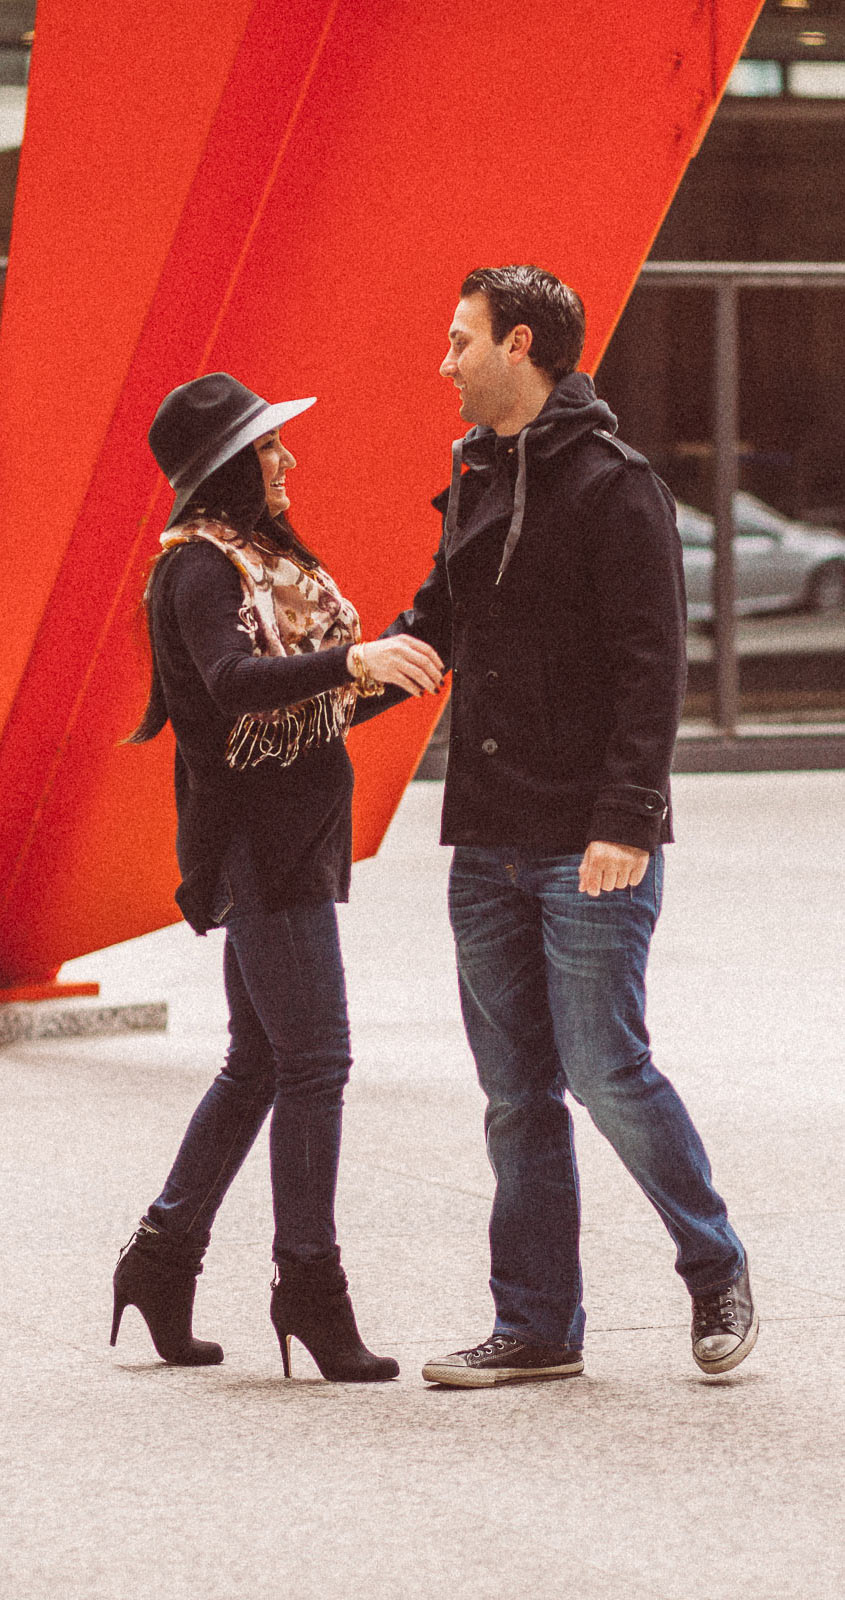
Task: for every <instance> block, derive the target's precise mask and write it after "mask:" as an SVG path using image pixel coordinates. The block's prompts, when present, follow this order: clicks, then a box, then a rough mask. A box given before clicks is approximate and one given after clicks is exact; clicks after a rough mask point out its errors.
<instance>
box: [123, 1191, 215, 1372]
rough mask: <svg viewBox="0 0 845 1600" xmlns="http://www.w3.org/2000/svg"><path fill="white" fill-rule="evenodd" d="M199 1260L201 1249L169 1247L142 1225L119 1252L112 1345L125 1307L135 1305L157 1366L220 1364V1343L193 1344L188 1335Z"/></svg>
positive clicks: (163, 1238)
mask: <svg viewBox="0 0 845 1600" xmlns="http://www.w3.org/2000/svg"><path fill="white" fill-rule="evenodd" d="M202 1256H203V1252H202V1250H196V1249H189V1248H185V1247H184V1246H180V1245H174V1244H173V1243H172V1242H171V1241H170V1240H169V1239H167V1237H166V1236H165V1235H164V1234H163V1233H160V1232H159V1230H158V1229H157V1228H153V1227H151V1225H150V1224H149V1223H148V1222H142V1223H141V1224H140V1227H139V1228H138V1231H137V1233H136V1234H134V1236H133V1237H132V1238H131V1239H130V1241H129V1243H128V1244H127V1245H124V1247H123V1249H122V1250H121V1252H120V1255H119V1257H118V1262H117V1266H116V1267H115V1270H114V1279H113V1282H114V1316H113V1318H112V1325H111V1341H110V1342H111V1344H116V1343H117V1332H118V1329H119V1327H120V1319H121V1317H122V1316H123V1313H124V1311H125V1309H126V1307H127V1306H136V1307H137V1309H138V1310H139V1311H140V1313H141V1316H142V1317H143V1318H144V1321H145V1322H146V1324H147V1327H148V1328H149V1330H150V1333H151V1335H152V1341H153V1344H154V1345H155V1347H156V1350H157V1351H158V1353H159V1355H160V1356H161V1359H162V1361H168V1362H169V1363H170V1365H171V1366H174V1367H210V1366H216V1365H217V1364H218V1363H219V1362H220V1361H222V1360H223V1351H222V1350H221V1348H220V1346H219V1344H213V1343H212V1342H211V1340H208V1339H195V1338H194V1337H193V1334H192V1333H191V1316H192V1313H193V1309H194V1294H195V1293H196V1287H197V1278H198V1276H199V1274H200V1273H201V1272H202Z"/></svg>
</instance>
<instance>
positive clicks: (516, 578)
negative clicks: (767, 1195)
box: [374, 266, 757, 1387]
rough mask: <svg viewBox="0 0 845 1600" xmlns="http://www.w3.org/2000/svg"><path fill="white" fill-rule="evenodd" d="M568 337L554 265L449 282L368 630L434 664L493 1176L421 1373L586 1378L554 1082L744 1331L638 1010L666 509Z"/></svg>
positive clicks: (577, 340)
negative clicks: (436, 480)
mask: <svg viewBox="0 0 845 1600" xmlns="http://www.w3.org/2000/svg"><path fill="white" fill-rule="evenodd" d="M583 341H584V312H583V307H582V305H581V302H580V300H579V298H578V296H577V295H576V294H575V293H574V292H573V291H572V290H571V289H569V288H567V287H566V286H565V285H564V284H562V283H561V282H560V281H559V280H558V279H557V278H555V277H553V276H552V275H551V274H549V273H546V272H541V271H539V270H538V269H537V268H535V267H530V266H511V267H502V268H498V269H495V270H494V269H486V268H485V269H480V270H478V271H476V272H473V273H471V274H470V276H469V277H468V278H467V279H466V280H465V282H464V284H463V285H462V288H461V299H460V303H459V305H458V308H457V310H456V312H455V316H454V319H453V322H452V326H451V329H450V331H449V353H448V355H447V356H446V359H445V361H444V362H443V365H442V367H441V368H440V371H441V373H442V374H443V376H444V377H446V378H449V379H451V380H452V382H453V383H454V385H455V387H456V389H457V390H458V393H459V395H460V413H461V416H462V418H463V419H464V421H465V422H467V423H471V424H473V426H472V427H471V429H470V431H469V433H468V434H467V435H466V437H465V438H464V439H462V440H459V441H457V442H456V444H455V446H454V447H453V471H452V482H451V489H450V490H449V492H448V494H444V495H442V496H441V497H440V498H439V499H438V500H437V501H435V502H434V503H435V505H436V506H437V507H438V509H440V510H442V511H444V512H445V523H444V534H443V539H442V542H441V545H440V548H439V550H438V553H437V556H436V558H435V565H434V569H433V571H432V573H431V575H430V576H429V578H428V579H427V581H426V582H425V584H424V585H423V587H422V588H421V589H420V591H419V593H418V594H417V596H416V598H415V601H414V607H413V611H412V612H406V613H404V614H403V615H402V616H401V617H400V618H398V619H397V620H396V622H395V623H393V624H392V625H391V628H390V629H388V630H387V631H388V632H389V633H392V632H406V633H412V634H415V635H416V636H417V637H419V638H422V639H425V640H426V641H427V642H428V643H429V644H431V645H433V646H434V648H435V649H436V650H437V651H438V652H439V654H440V655H441V656H442V658H443V660H444V661H446V662H448V663H451V666H452V677H453V690H452V725H451V737H450V745H449V761H448V769H447V775H446V785H445V796H444V805H443V828H442V835H441V837H442V842H443V843H444V844H451V845H454V846H455V853H454V861H453V865H452V871H451V879H450V894H449V900H450V915H451V921H452V927H453V930H454V935H455V943H456V951H457V962H458V974H459V981H460V995H461V1005H462V1010H463V1017H464V1023H465V1026H466V1031H467V1037H468V1039H469V1043H470V1046H471V1048H472V1051H473V1054H474V1057H475V1061H476V1065H477V1069H478V1075H479V1080H480V1082H481V1086H482V1088H483V1089H484V1091H485V1093H486V1095H487V1100H488V1106H487V1111H486V1133H487V1149H488V1154H489V1157H490V1162H491V1164H492V1167H493V1171H494V1173H495V1175H496V1192H495V1198H494V1201H493V1210H492V1215H491V1219H490V1249H491V1279H490V1284H491V1289H492V1294H493V1300H494V1304H495V1311H496V1317H495V1324H494V1329H493V1334H492V1337H490V1338H488V1339H484V1340H482V1341H481V1342H480V1343H479V1344H477V1345H475V1346H473V1347H471V1348H468V1349H466V1350H460V1351H455V1352H453V1353H451V1354H449V1355H445V1356H442V1357H439V1358H437V1359H434V1360H431V1361H428V1362H427V1363H426V1365H425V1366H424V1368H423V1376H424V1377H425V1378H427V1379H429V1380H430V1381H431V1382H435V1383H444V1384H455V1385H459V1386H473V1387H474V1386H477V1385H487V1384H498V1383H504V1382H510V1381H513V1380H516V1379H525V1378H556V1377H557V1378H563V1377H567V1376H571V1375H574V1374H576V1373H580V1372H581V1371H582V1370H583V1355H582V1346H583V1336H584V1322H585V1317H584V1310H583V1307H582V1304H581V1272H580V1265H579V1251H578V1235H579V1193H578V1177H577V1169H576V1164H575V1153H574V1149H573V1144H572V1122H571V1118H570V1113H569V1110H568V1107H567V1104H566V1096H567V1093H569V1094H571V1095H572V1096H573V1097H574V1098H575V1099H576V1100H577V1101H579V1103H581V1104H582V1105H584V1106H586V1107H587V1109H588V1110H589V1112H590V1115H591V1116H592V1118H593V1121H594V1122H595V1124H596V1126H597V1127H598V1128H599V1129H600V1130H601V1132H602V1133H603V1134H604V1135H605V1136H606V1138H607V1139H608V1140H609V1141H610V1143H611V1144H612V1145H613V1146H614V1148H615V1149H616V1151H617V1153H618V1154H619V1156H620V1157H621V1159H622V1161H623V1162H624V1163H625V1165H626V1167H627V1168H628V1170H629V1172H630V1173H631V1174H632V1175H633V1177H634V1178H635V1179H636V1180H637V1182H638V1183H639V1185H640V1187H641V1188H642V1189H643V1191H644V1193H645V1194H646V1195H647V1196H648V1198H649V1199H650V1200H651V1201H652V1203H653V1205H654V1206H655V1207H656V1209H657V1211H658V1213H659V1214H660V1216H661V1217H662V1219H663V1221H664V1223H665V1225H666V1227H667V1228H668V1230H669V1233H670V1234H671V1236H672V1238H673V1240H674V1242H675V1245H676V1247H677V1260H676V1266H677V1270H678V1272H679V1273H680V1275H681V1277H682V1278H683V1280H684V1282H685V1284H686V1286H687V1288H688V1289H689V1291H690V1294H691V1296H692V1299H693V1325H692V1338H693V1355H694V1358H695V1360H696V1362H697V1363H698V1366H699V1367H700V1368H701V1369H702V1371H704V1372H707V1373H719V1372H726V1371H728V1370H730V1369H731V1368H732V1367H735V1366H737V1365H738V1363H739V1362H740V1361H742V1360H744V1358H745V1356H747V1355H748V1353H749V1351H750V1350H751V1348H752V1346H753V1344H754V1342H755V1339H756V1337H757V1316H756V1314H755V1311H754V1308H753V1304H752V1300H751V1292H750V1288H749V1283H748V1271H747V1264H746V1259H745V1253H744V1250H743V1247H742V1245H741V1244H740V1242H739V1239H738V1238H737V1236H736V1234H735V1233H734V1231H733V1229H732V1228H731V1226H730V1223H729V1222H728V1219H727V1215H726V1211H725V1206H724V1202H723V1201H722V1200H721V1199H720V1197H719V1195H718V1194H717V1193H716V1192H715V1190H714V1188H713V1186H712V1183H711V1177H710V1166H709V1163H708V1160H707V1156H706V1153H705V1151H704V1148H703V1146H702V1143H701V1140H700V1138H699V1136H698V1134H697V1133H696V1130H695V1128H694V1127H693V1125H692V1122H691V1120H690V1117H689V1115H688V1113H687V1111H686V1109H685V1107H684V1105H683V1104H682V1102H681V1100H680V1099H679V1097H678V1095H677V1094H676V1092H675V1090H674V1089H673V1088H672V1086H671V1084H670V1083H669V1082H668V1081H667V1080H666V1078H664V1077H663V1076H661V1074H660V1073H659V1072H657V1070H656V1069H655V1067H654V1065H653V1064H652V1060H651V1055H650V1051H649V1038H648V1033H647V1031H646V1026H645V1021H644V1007H645V970H646V961H647V957H648V950H649V943H650V940H651V935H652V932H653V929H654V924H655V922H656V920H657V916H658V912H659V909H660V897H661V887H662V873H663V862H662V845H663V844H664V843H666V842H668V841H669V840H671V838H672V825H671V811H670V798H669V768H670V762H671V756H672V748H673V743H674V739H675V735H676V732H677V725H678V720H679V716H680V712H681V706H682V701H683V690H684V679H685V670H686V659H685V636H684V622H685V614H684V594H683V572H682V565H681V555H680V546H679V541H678V537H677V531H676V526H675V515H674V503H673V501H672V498H671V496H670V494H669V492H668V490H667V489H666V487H665V485H664V484H663V483H661V481H660V479H659V478H658V477H657V476H656V475H655V473H654V472H653V471H652V469H651V468H650V466H649V465H648V463H647V461H646V460H645V459H644V457H643V456H641V455H638V454H637V453H636V451H634V450H632V449H630V448H629V447H628V446H627V445H624V444H621V443H619V442H618V441H617V440H616V439H615V438H614V432H615V427H616V419H615V417H614V416H613V414H612V412H611V411H610V410H609V408H608V407H607V406H606V405H605V404H604V402H603V401H601V400H599V399H597V397H596V394H595V390H594V388H593V385H592V382H591V380H590V379H589V378H588V377H586V376H585V375H584V374H583V373H580V372H577V371H576V370H575V369H576V367H577V363H578V360H579V357H580V354H581V350H582V347H583ZM374 709H375V708H374Z"/></svg>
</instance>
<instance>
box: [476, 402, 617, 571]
mask: <svg viewBox="0 0 845 1600" xmlns="http://www.w3.org/2000/svg"><path fill="white" fill-rule="evenodd" d="M616 425H617V424H616V418H615V416H614V414H613V412H612V411H611V409H610V406H608V405H606V404H605V402H604V400H600V399H599V397H598V395H597V394H596V391H595V388H594V387H593V380H592V378H590V377H588V376H587V374H586V372H570V373H569V374H568V375H567V377H565V378H561V380H560V382H559V383H557V384H555V387H554V388H553V390H552V392H551V394H550V395H549V398H548V400H547V401H546V403H545V405H544V406H543V408H542V410H541V411H538V413H537V415H536V417H534V418H532V420H531V422H529V423H528V424H527V425H526V427H524V428H523V429H522V432H521V433H520V434H519V435H518V438H517V474H516V485H515V488H514V496H513V515H512V517H511V523H510V527H509V528H508V534H507V538H506V539H505V544H504V549H503V551H502V560H501V563H500V565H499V573H498V577H497V578H496V582H497V583H501V581H502V578H503V577H504V574H505V570H506V568H507V566H508V563H509V562H510V559H511V556H512V555H513V552H514V550H515V549H516V546H517V544H518V542H519V537H520V534H521V533H522V521H523V517H524V516H525V497H526V460H527V457H528V456H529V455H530V456H531V458H532V459H533V460H538V461H545V460H548V459H549V458H550V457H552V456H555V455H557V454H558V453H559V452H560V451H561V450H566V449H568V447H569V446H570V445H572V444H574V443H575V441H576V440H577V439H580V438H582V437H583V435H584V434H587V433H593V432H595V430H596V429H597V428H601V429H602V430H603V431H604V432H606V433H611V434H613V433H615V432H616ZM499 443H500V439H499V435H498V434H497V433H496V432H495V431H494V429H493V428H470V431H469V433H467V434H465V435H464V437H463V439H456V440H455V442H454V444H453V445H452V481H451V484H450V486H449V505H448V510H447V512H446V543H447V548H448V546H449V544H450V543H451V541H452V539H453V538H454V535H455V530H456V528H457V521H458V496H459V486H460V480H461V474H462V471H463V468H464V466H466V467H468V469H469V471H470V472H478V473H481V474H488V473H489V474H491V475H492V472H493V470H494V467H495V464H496V451H497V446H498V445H499Z"/></svg>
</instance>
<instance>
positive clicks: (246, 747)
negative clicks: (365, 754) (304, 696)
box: [226, 685, 358, 772]
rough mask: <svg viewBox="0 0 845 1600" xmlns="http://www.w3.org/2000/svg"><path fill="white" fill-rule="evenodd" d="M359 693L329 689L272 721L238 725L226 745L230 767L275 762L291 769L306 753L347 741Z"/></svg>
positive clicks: (244, 719)
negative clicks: (339, 740) (303, 753)
mask: <svg viewBox="0 0 845 1600" xmlns="http://www.w3.org/2000/svg"><path fill="white" fill-rule="evenodd" d="M357 698H358V692H357V690H356V688H355V686H354V685H350V686H349V688H342V689H327V690H326V691H325V692H324V693H323V694H318V695H315V696H314V698H313V699H311V700H303V701H302V702H301V703H300V704H299V705H298V706H288V708H287V709H286V710H285V711H278V712H276V713H275V715H274V716H273V717H272V718H266V717H256V716H252V715H251V714H249V713H245V715H244V716H242V717H241V718H240V720H239V721H238V722H236V724H235V726H234V728H233V729H232V732H231V733H230V735H229V738H228V741H227V744H226V764H227V766H229V767H231V768H232V769H233V771H235V772H243V771H244V770H245V768H246V767H257V766H258V765H259V764H260V763H261V762H262V761H268V760H271V759H272V760H274V761H278V762H280V763H281V765H282V766H283V767H289V766H291V765H292V764H293V762H294V761H295V760H296V758H297V756H298V755H300V754H301V752H302V751H304V750H311V749H312V748H313V747H314V745H318V744H327V743H328V742H329V740H330V739H345V738H346V736H347V734H348V732H349V728H350V726H351V723H352V716H353V713H354V711H355V702H356V700H357Z"/></svg>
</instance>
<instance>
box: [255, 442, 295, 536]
mask: <svg viewBox="0 0 845 1600" xmlns="http://www.w3.org/2000/svg"><path fill="white" fill-rule="evenodd" d="M255 448H256V450H257V452H258V459H259V461H260V462H261V475H262V477H263V479H264V493H265V495H266V496H267V509H268V511H269V513H270V515H271V517H277V516H278V515H279V512H280V511H287V509H288V507H289V505H290V500H289V499H288V494H287V490H286V489H285V473H286V472H289V471H290V470H291V468H293V467H295V466H296V461H295V460H294V457H293V456H292V455H291V453H290V451H289V450H286V449H285V447H284V445H283V444H282V441H281V439H280V437H279V430H278V428H274V429H273V431H272V433H262V435H261V438H260V439H256V441H255Z"/></svg>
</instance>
